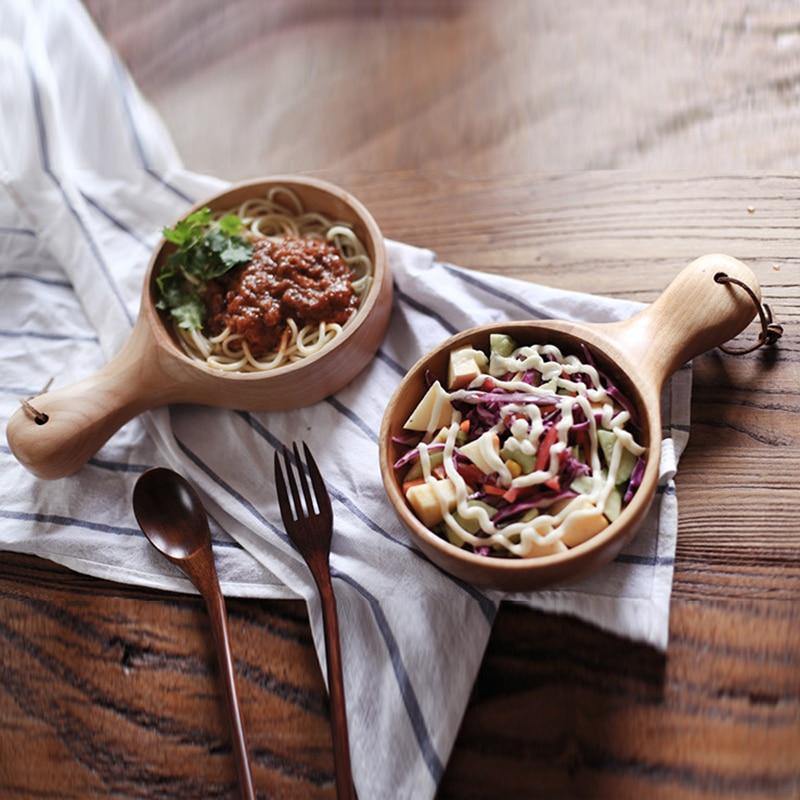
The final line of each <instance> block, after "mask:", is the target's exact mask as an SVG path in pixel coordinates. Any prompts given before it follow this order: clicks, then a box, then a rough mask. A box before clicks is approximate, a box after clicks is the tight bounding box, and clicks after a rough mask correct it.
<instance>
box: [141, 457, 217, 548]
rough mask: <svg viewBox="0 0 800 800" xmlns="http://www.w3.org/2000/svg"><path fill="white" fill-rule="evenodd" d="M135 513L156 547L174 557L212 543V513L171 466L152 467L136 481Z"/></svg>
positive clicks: (144, 531) (145, 533)
mask: <svg viewBox="0 0 800 800" xmlns="http://www.w3.org/2000/svg"><path fill="white" fill-rule="evenodd" d="M133 513H134V514H135V515H136V521H137V522H138V523H139V527H140V528H141V529H142V532H143V533H144V535H145V536H146V537H147V538H148V539H149V540H150V543H151V544H152V545H153V547H155V548H156V550H158V551H160V552H161V553H163V554H164V555H165V556H166V557H167V558H168V559H170V560H171V561H176V560H177V561H180V560H183V559H186V558H189V557H190V556H192V555H193V554H194V553H196V552H197V551H198V550H200V549H201V548H203V547H210V546H211V532H210V531H209V529H208V517H207V516H206V512H205V509H204V508H203V504H202V502H201V500H200V498H199V497H198V496H197V492H195V490H194V489H193V488H192V487H191V485H190V484H189V482H188V481H187V480H186V479H185V478H183V477H182V476H181V475H178V473H177V472H173V471H172V470H171V469H164V468H163V467H156V468H155V469H149V470H147V472H145V473H144V474H143V475H142V476H141V477H140V478H139V480H138V481H136V486H135V487H134V490H133Z"/></svg>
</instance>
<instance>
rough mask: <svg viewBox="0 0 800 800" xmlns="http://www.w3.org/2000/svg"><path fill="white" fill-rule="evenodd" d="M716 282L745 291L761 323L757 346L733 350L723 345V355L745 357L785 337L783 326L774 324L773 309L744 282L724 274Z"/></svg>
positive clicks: (721, 348)
mask: <svg viewBox="0 0 800 800" xmlns="http://www.w3.org/2000/svg"><path fill="white" fill-rule="evenodd" d="M714 280H715V281H716V282H717V283H723V284H725V283H728V284H733V285H735V286H739V287H740V288H742V289H744V290H745V292H747V294H748V296H749V297H750V299H751V300H752V301H753V305H754V306H755V307H756V312H757V313H758V318H759V320H760V322H761V330H760V331H759V333H758V339H757V340H756V343H755V344H752V345H750V346H749V347H744V348H733V347H729V346H728V345H724V344H721V345H720V346H719V349H720V350H722V352H723V353H727V354H728V355H731V356H743V355H746V354H747V353H752V352H753V351H754V350H758V348H759V347H767V346H772V345H774V344H776V343H777V341H778V339H780V338H781V336H783V325H779V324H778V323H777V322H773V320H772V309H771V308H770V307H769V306H768V305H767V304H766V303H762V302H761V301H760V300H759V299H758V297H757V296H756V293H755V292H754V291H753V290H752V289H751V288H750V287H749V286H748V285H747V284H746V283H745V282H744V281H740V280H739V279H738V278H732V277H731V276H730V275H727V274H726V273H724V272H718V273H717V274H716V275H715V276H714Z"/></svg>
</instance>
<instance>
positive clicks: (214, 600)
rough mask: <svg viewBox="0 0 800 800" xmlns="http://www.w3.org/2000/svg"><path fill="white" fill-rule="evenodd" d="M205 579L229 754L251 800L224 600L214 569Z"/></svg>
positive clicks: (242, 788) (241, 787) (252, 792)
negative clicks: (228, 733) (229, 739)
mask: <svg viewBox="0 0 800 800" xmlns="http://www.w3.org/2000/svg"><path fill="white" fill-rule="evenodd" d="M206 582H207V584H208V586H207V590H206V591H205V592H204V597H205V600H206V608H207V609H208V616H209V619H210V620H211V633H212V635H213V637H214V643H215V645H216V651H217V659H218V662H219V671H220V680H221V681H222V684H223V687H224V689H225V703H226V705H227V707H228V717H229V719H230V723H231V737H232V739H233V753H234V757H235V759H236V771H237V774H238V776H239V792H240V794H241V796H242V797H243V798H245V800H255V796H256V793H255V789H254V787H253V775H252V772H251V771H250V756H249V754H248V752H247V740H246V739H245V735H244V725H243V724H242V715H241V712H240V710H239V699H238V696H237V693H236V675H235V673H234V669H233V659H232V657H231V644H230V637H229V636H228V621H227V615H226V612H225V599H224V598H223V596H222V592H221V590H220V588H219V582H218V581H217V576H216V571H215V572H214V574H213V576H212V577H211V578H209V577H208V576H207V577H206Z"/></svg>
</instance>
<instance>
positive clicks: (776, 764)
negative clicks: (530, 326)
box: [0, 0, 800, 800]
mask: <svg viewBox="0 0 800 800" xmlns="http://www.w3.org/2000/svg"><path fill="white" fill-rule="evenodd" d="M89 5H90V7H91V8H92V10H93V13H95V15H96V18H97V19H98V20H99V23H100V25H101V27H102V28H103V30H104V31H105V32H106V33H107V35H109V36H110V37H111V38H112V40H113V41H114V42H115V43H116V44H117V46H118V47H119V48H120V51H121V54H122V55H123V57H124V58H125V59H126V60H128V62H129V63H130V64H131V66H132V69H133V72H134V77H135V78H136V79H137V80H139V81H140V83H141V85H142V88H143V90H144V91H145V93H146V94H147V95H148V96H150V97H152V98H153V99H154V101H155V102H156V105H157V106H158V108H159V110H160V111H161V113H162V114H164V115H165V117H166V119H167V122H168V124H169V126H170V128H171V129H172V130H173V132H174V134H175V136H176V140H177V142H178V144H179V147H180V149H181V151H182V152H183V154H184V156H185V158H186V159H187V163H188V164H189V166H190V167H193V168H195V169H205V170H209V171H213V172H217V173H218V174H222V175H226V176H228V177H237V176H241V175H254V174H259V173H268V172H270V171H281V170H289V169H292V170H300V169H310V168H315V169H317V170H318V174H320V175H322V176H323V177H326V178H328V179H330V180H334V181H337V182H339V183H341V184H342V185H344V186H345V187H347V188H349V189H351V190H352V191H354V192H355V193H356V194H357V195H359V196H360V197H361V199H363V200H364V201H365V202H366V203H367V205H368V206H369V207H370V208H371V210H372V211H373V213H374V214H375V216H376V217H377V219H378V221H379V223H380V225H381V226H382V228H383V230H384V232H385V233H386V235H387V236H391V237H394V238H397V239H402V240H405V241H409V242H412V243H416V244H420V245H425V246H428V247H432V248H434V249H435V250H437V252H438V253H439V255H440V256H441V257H442V258H444V259H448V260H450V261H453V262H455V263H459V264H463V265H465V266H469V267H476V268H481V269H484V270H489V271H495V272H502V273H504V274H509V275H513V276H515V277H521V278H528V279H531V280H535V281H539V282H542V283H547V284H549V285H554V286H562V287H568V288H574V289H582V290H591V291H594V292H599V293H603V294H609V295H615V296H619V297H629V298H634V299H637V300H649V299H651V298H652V297H654V296H655V294H656V293H657V292H658V290H659V289H661V288H662V287H663V286H664V285H665V284H666V283H667V282H668V280H669V278H670V277H671V276H672V275H674V274H675V273H676V272H677V271H678V270H679V269H680V268H681V267H682V266H683V265H684V264H685V263H686V262H687V261H688V260H690V259H691V258H693V257H695V256H697V255H700V254H702V253H705V252H713V251H722V252H727V253H730V254H732V255H735V256H737V257H739V258H741V259H743V260H745V261H747V262H748V263H749V264H750V265H751V266H752V267H753V268H754V269H755V270H756V272H757V274H758V277H759V279H760V281H761V283H762V286H763V287H764V293H765V297H766V299H767V300H768V301H769V302H770V303H771V304H772V306H773V308H774V310H775V313H776V316H777V318H778V319H779V320H780V321H781V322H783V323H784V325H785V327H786V334H785V338H784V341H783V344H782V345H781V346H780V348H779V349H778V350H777V351H774V352H770V353H761V354H755V355H752V356H749V357H746V358H742V359H734V358H731V357H727V356H723V355H721V354H719V353H712V354H709V355H706V356H703V357H701V358H699V359H697V361H696V362H695V390H694V397H693V405H692V419H693V423H692V430H691V440H690V444H689V448H688V450H687V451H686V453H685V455H684V458H683V461H682V464H681V470H680V474H679V476H678V498H679V503H680V530H679V540H678V552H677V563H676V567H675V585H674V592H673V602H672V616H671V625H670V628H671V634H670V646H669V650H668V653H667V655H666V658H665V657H664V656H662V655H659V654H658V653H655V652H653V651H651V650H650V649H648V648H646V647H643V646H640V645H635V644H631V643H629V642H626V641H623V640H620V639H617V638H615V637H612V636H609V635H607V634H603V633H601V632H599V631H597V630H595V629H593V628H591V627H589V626H587V625H584V624H581V623H578V622H575V621H573V620H570V619H561V618H556V617H552V616H547V615H543V614H539V613H535V612H532V611H529V610H524V609H520V608H512V607H504V608H503V609H502V610H501V612H500V614H499V617H498V620H497V623H496V625H495V628H494V632H493V635H492V638H491V641H490V643H489V647H488V650H487V653H486V658H485V661H484V665H483V668H482V670H481V672H480V675H479V678H478V681H477V684H476V687H475V691H474V695H473V698H472V701H471V703H470V706H469V708H468V710H467V712H466V716H465V719H464V723H463V726H462V729H461V732H460V734H459V738H458V741H457V743H456V747H455V751H454V753H453V756H452V758H451V760H450V762H449V765H448V769H447V773H446V775H445V779H444V781H443V784H442V788H441V793H440V795H441V797H443V798H495V797H509V798H510V797H524V798H577V797H598V798H602V797H608V798H615V800H617V799H618V798H639V797H648V798H669V800H672V798H712V797H718V798H729V797H732V796H741V797H747V798H761V797H763V798H794V797H798V796H800V626H798V622H800V610H798V600H800V541H798V538H799V537H798V533H800V523H799V522H798V513H797V510H798V505H799V503H798V501H800V492H799V491H798V486H799V485H800V456H799V455H798V451H797V449H796V448H797V446H798V444H800V441H799V440H800V425H798V411H800V367H799V366H798V361H799V360H800V348H798V345H797V335H798V332H799V328H800V325H799V324H798V323H799V322H800V278H799V277H798V262H799V261H800V256H799V255H798V254H799V253H800V249H799V248H798V244H800V241H799V240H800V235H799V234H798V231H797V216H798V213H797V212H798V203H799V201H800V178H798V177H792V176H779V175H774V176H770V175H764V174H752V175H736V174H734V173H732V172H731V171H730V170H729V169H728V165H729V164H730V163H734V159H735V163H747V164H750V165H752V166H759V165H761V164H764V163H771V164H780V163H783V162H786V163H788V160H789V159H790V158H792V157H793V155H794V150H795V149H796V141H797V133H798V129H797V125H798V122H797V120H798V111H797V106H796V104H790V105H787V104H786V102H785V101H786V98H787V97H788V96H790V95H791V92H792V91H793V89H792V87H793V86H794V85H795V84H796V82H797V79H796V74H797V49H796V46H795V45H796V42H795V39H797V33H796V31H797V24H798V15H797V12H796V8H794V7H793V6H792V4H785V6H784V8H783V10H780V9H777V10H775V9H774V8H773V9H772V10H770V11H769V12H766V11H757V10H756V11H753V10H750V9H749V7H748V6H747V5H746V4H745V2H744V0H741V2H740V0H730V2H729V3H727V2H726V3H725V4H724V8H725V9H727V10H728V11H729V17H730V18H728V17H725V18H721V17H720V15H721V8H722V5H720V4H711V5H709V6H706V8H708V9H709V10H707V11H706V12H705V13H702V14H697V15H695V16H696V19H693V20H688V19H684V18H683V17H679V16H676V15H675V14H674V10H673V4H671V3H662V4H658V3H656V4H652V3H648V4H644V3H641V4H639V3H618V4H610V6H609V10H608V11H607V12H606V15H605V16H604V17H603V19H602V24H600V21H598V19H597V15H596V14H595V13H589V12H588V10H587V6H586V5H585V4H580V3H567V4H564V5H563V6H562V5H560V4H559V9H558V11H557V12H556V11H555V10H548V8H550V9H553V8H554V7H552V6H550V5H548V4H545V3H539V2H530V3H527V2H510V0H509V2H507V3H506V2H504V8H505V13H504V14H501V15H497V14H494V13H493V12H491V11H487V10H486V9H487V7H492V8H496V7H497V4H495V3H491V4H490V3H469V2H439V3H427V2H426V3H420V2H410V1H409V0H406V2H387V3H384V4H380V5H376V4H373V3H364V2H360V3H359V2H347V3H344V2H343V3H334V2H327V1H326V0H319V1H318V2H305V3H303V4H297V3H288V2H285V1H284V0H280V1H279V0H275V2H271V3H269V4H253V3H242V2H239V3H236V4H225V6H224V7H223V6H222V5H221V4H219V3H216V2H210V1H209V2H206V0H197V2H193V3H187V2H182V1H181V0H171V2H162V0H158V2H155V0H147V2H137V3H136V4H131V3H121V2H116V1H115V2H110V0H102V2H100V0H93V1H92V2H91V3H90V4H89ZM298 8H299V9H300V10H298ZM631 8H633V10H632V11H629V9H631ZM209 15H211V16H209ZM723 17H724V15H723ZM623 34H625V35H626V36H627V35H628V34H632V35H631V37H629V38H628V39H627V41H631V40H634V39H635V40H636V41H640V42H641V43H642V46H641V47H625V48H623V47H620V46H618V43H619V41H621V38H620V37H621V36H622V35H623ZM633 34H635V35H633ZM348 37H351V38H348ZM352 37H355V38H352ZM776 42H780V47H777V48H776V47H774V46H773V45H774V44H775V43H776ZM681 48H683V50H681ZM684 51H685V52H684ZM677 53H682V54H683V55H681V57H677V56H676V54H677ZM329 63H330V64H333V67H332V68H331V69H330V70H326V69H324V66H325V65H326V64H329ZM554 64H560V65H561V66H560V67H559V68H557V69H556V68H554V67H553V65H554ZM370 69H372V72H371V73H370V72H369V71H370ZM276 74H277V75H278V77H279V78H280V80H275V81H272V82H270V81H269V77H270V76H272V75H276ZM365 75H370V76H371V81H370V79H368V78H367V77H365ZM620 75H624V76H625V80H623V81H620V80H619V76H620ZM698 75H705V76H706V77H707V78H708V79H707V80H706V79H704V80H702V81H701V80H699V79H698V78H697V76H698ZM531 76H536V80H532V79H531ZM376 84H377V85H379V86H380V89H381V91H378V92H374V93H370V92H369V91H368V90H369V89H370V88H371V87H373V86H374V85H376ZM612 90H613V91H614V92H618V96H617V102H616V103H613V102H609V101H608V100H607V98H608V97H609V96H610V95H609V92H610V91H612ZM597 98H601V99H603V98H605V99H603V102H600V100H598V99H597ZM342 99H344V100H345V101H346V102H344V103H342ZM309 108H316V109H318V110H320V115H319V118H320V119H322V120H325V125H321V124H320V125H318V126H313V125H312V126H310V127H309V125H308V124H307V121H308V117H307V110H308V109H309ZM476 108H481V109H483V110H484V113H482V114H478V115H476V114H475V113H473V112H474V109H476ZM754 110H755V112H757V113H756V116H755V117H752V116H751V115H750V112H752V111H754ZM778 111H780V114H778V113H777V112H778ZM337 115H338V116H337ZM220 120H222V121H223V122H224V124H220ZM304 120H305V122H304ZM766 130H769V131H770V132H772V131H773V130H777V131H778V135H777V136H775V135H772V133H771V136H770V137H766V136H765V135H764V131H766ZM232 131H236V132H237V136H236V137H234V136H233V135H232V133H231V132H232ZM242 142H245V143H247V144H246V145H242ZM331 164H336V165H338V170H337V171H331V170H323V171H319V170H320V169H321V168H322V167H324V166H326V165H331ZM664 164H667V165H669V166H684V167H691V168H694V169H697V168H698V167H701V166H702V167H704V168H705V169H713V170H715V172H716V174H714V175H711V176H708V177H696V176H690V175H681V174H675V173H664V174H658V173H654V172H647V173H642V172H638V173H620V172H594V173H583V174H560V175H552V174H550V175H544V174H541V173H534V172H532V170H536V169H539V170H541V169H543V168H550V169H553V168H558V169H562V170H572V169H576V168H585V167H591V166H620V165H622V166H632V165H637V166H640V167H648V168H649V167H652V166H654V165H656V166H658V165H661V166H663V165H664ZM501 175H514V177H498V176H501ZM748 207H752V209H753V211H752V213H749V212H748ZM750 333H751V334H753V333H754V332H753V331H751V332H750ZM229 610H230V614H231V622H232V638H233V642H234V646H235V652H236V656H237V667H238V669H239V671H240V675H241V680H240V687H241V694H242V697H243V704H244V714H245V718H246V723H247V726H248V730H249V735H250V741H251V745H252V748H253V753H254V757H255V762H256V766H255V778H256V783H257V785H258V787H259V789H260V791H261V792H263V793H264V794H265V796H266V795H267V794H268V795H269V796H270V797H286V798H294V797H332V796H333V782H332V758H331V752H330V735H329V730H328V712H327V705H326V697H325V693H324V689H323V684H322V680H321V677H320V673H319V669H318V666H317V663H316V659H315V656H314V652H313V648H312V646H311V640H310V636H309V631H308V623H307V618H306V614H305V610H304V608H303V607H302V606H301V605H300V604H299V603H287V602H254V601H231V602H230V604H229ZM0 642H2V645H0V720H2V724H1V725H0V795H2V796H4V797H19V798H29V797H59V798H62V797H64V798H66V797H75V798H77V797H80V798H83V797H87V796H89V797H90V796H108V795H109V794H111V795H115V796H121V797H122V796H130V797H133V796H135V797H150V798H173V797H174V798H184V797H199V796H202V797H208V798H214V797H231V796H234V780H235V776H234V772H233V765H232V763H231V760H230V748H229V745H228V738H227V729H226V725H225V720H224V718H223V716H222V714H223V709H222V707H221V704H220V698H219V697H218V693H217V687H216V683H215V679H214V672H213V669H212V653H211V651H210V643H209V640H208V634H207V631H206V624H205V615H204V612H203V610H202V608H201V606H200V602H199V600H197V599H195V598H191V597H177V596H173V595H164V594H160V593H156V592H146V591H142V590H138V589H134V588H130V587H124V586H119V585H115V584H110V583H104V582H101V581H96V580H92V579H89V578H85V577H82V576H80V575H76V574H74V573H70V572H68V571H66V570H64V569H61V568H58V567H56V566H54V565H52V564H50V563H48V562H45V561H42V560H39V559H35V558H29V557H22V556H12V555H9V554H0ZM363 800H368V799H367V798H364V799H363Z"/></svg>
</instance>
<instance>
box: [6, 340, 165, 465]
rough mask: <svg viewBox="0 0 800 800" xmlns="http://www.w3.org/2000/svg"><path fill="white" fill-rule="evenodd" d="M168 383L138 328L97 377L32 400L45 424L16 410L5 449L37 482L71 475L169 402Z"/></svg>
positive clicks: (150, 343)
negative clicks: (133, 422)
mask: <svg viewBox="0 0 800 800" xmlns="http://www.w3.org/2000/svg"><path fill="white" fill-rule="evenodd" d="M168 383H169V382H168V381H167V380H165V375H164V373H163V372H161V370H160V369H159V366H158V359H157V358H156V355H155V345H154V343H153V341H152V339H151V338H150V334H149V332H148V331H147V329H146V326H144V325H142V324H137V326H136V328H135V329H134V331H133V333H132V334H131V337H130V339H129V340H128V341H127V343H126V344H125V346H124V347H123V348H122V350H121V351H120V352H119V353H118V354H117V355H116V356H114V358H113V359H111V361H109V362H108V363H107V364H106V365H105V366H104V367H103V368H102V369H101V370H100V371H99V372H97V373H95V374H94V375H91V376H90V377H88V378H85V379H84V380H82V381H79V382H78V383H75V384H72V385H71V386H67V387H65V388H63V389H57V390H54V391H51V392H46V393H45V394H41V395H39V396H38V397H33V398H31V399H30V405H31V406H32V407H33V408H35V409H36V411H38V412H41V413H42V414H46V415H47V421H46V422H44V423H41V422H37V421H36V420H35V419H34V417H33V414H32V413H31V412H30V411H29V410H26V409H25V408H19V409H18V410H17V411H16V412H15V413H14V415H13V416H12V417H11V419H10V420H9V422H8V426H7V427H6V438H7V439H8V446H9V447H10V448H11V451H12V452H13V454H14V455H15V456H16V458H17V460H18V461H19V462H20V463H21V464H23V466H25V467H26V468H27V469H29V470H30V471H31V472H32V473H33V474H34V475H37V476H38V477H40V478H48V479H54V478H63V477H65V476H67V475H71V474H72V473H73V472H76V471H77V470H79V469H80V468H81V467H82V466H83V465H84V464H85V463H86V461H88V460H89V459H90V458H91V457H92V456H93V455H94V454H95V453H96V452H97V451H98V450H99V449H100V448H101V447H102V446H103V444H104V443H105V442H106V441H107V440H108V438H109V437H110V436H112V435H113V434H114V433H115V432H116V431H117V430H118V429H119V428H120V427H122V426H123V425H124V424H125V423H126V422H127V421H128V420H130V419H131V418H132V417H134V416H136V414H139V413H141V412H142V411H144V410H146V409H148V408H153V407H154V406H156V405H161V404H162V403H164V402H169V397H168V395H167V394H166V393H165V391H166V390H167V389H168Z"/></svg>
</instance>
